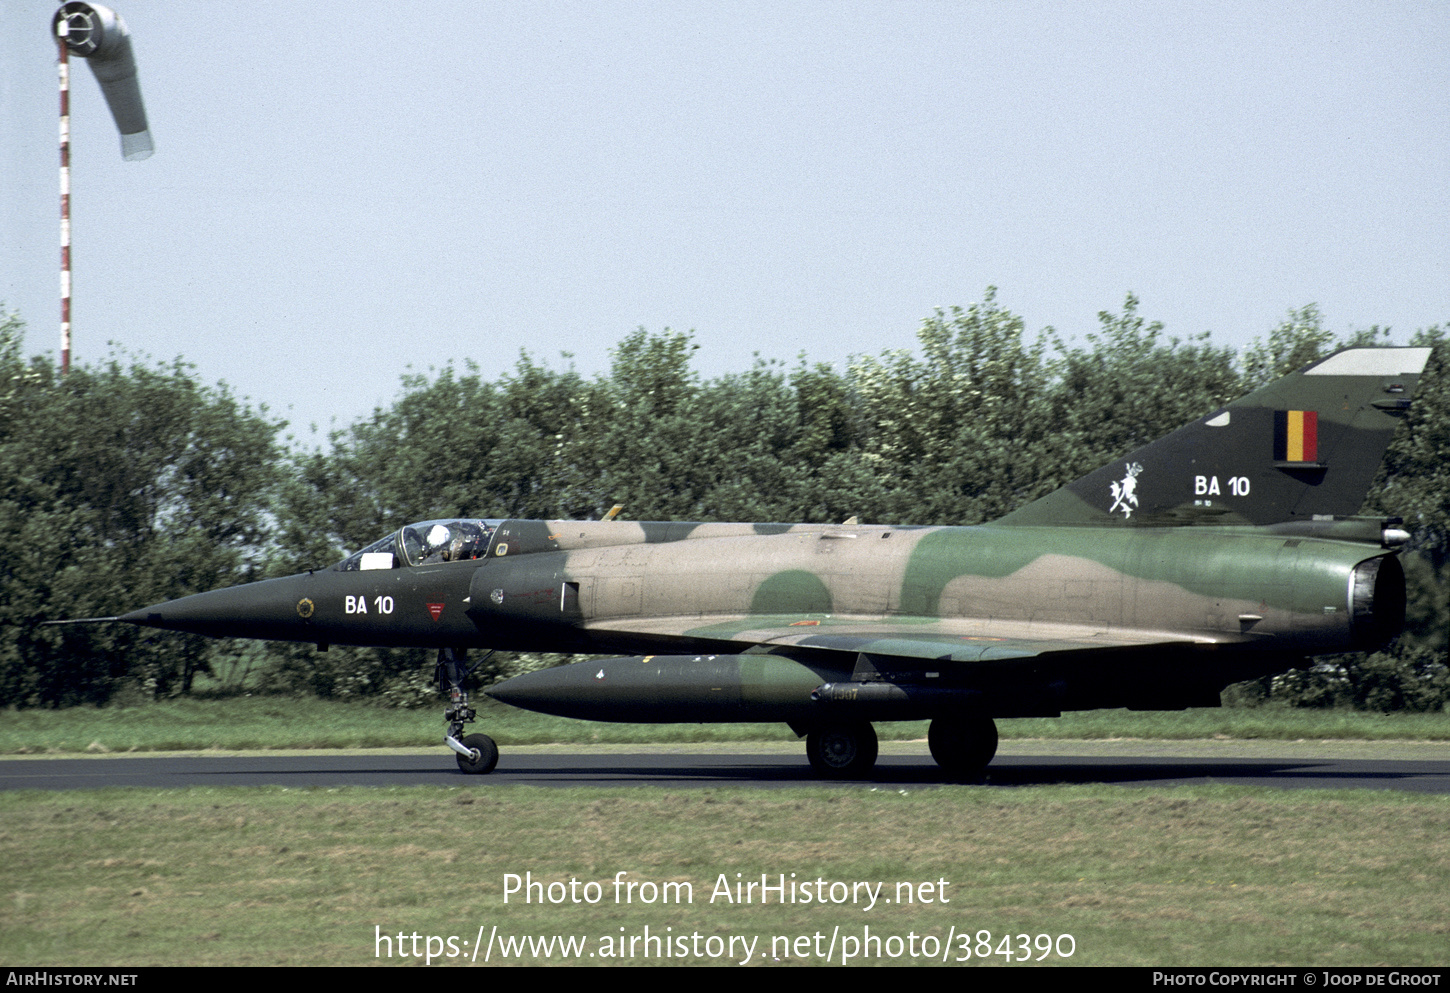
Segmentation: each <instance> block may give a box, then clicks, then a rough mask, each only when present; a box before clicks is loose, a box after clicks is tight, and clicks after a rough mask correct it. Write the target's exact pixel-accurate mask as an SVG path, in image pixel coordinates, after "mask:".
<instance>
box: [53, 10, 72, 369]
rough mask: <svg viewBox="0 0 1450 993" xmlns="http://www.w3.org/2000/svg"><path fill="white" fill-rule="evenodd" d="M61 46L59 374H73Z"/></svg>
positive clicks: (65, 68)
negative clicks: (71, 367) (71, 368)
mask: <svg viewBox="0 0 1450 993" xmlns="http://www.w3.org/2000/svg"><path fill="white" fill-rule="evenodd" d="M56 41H57V42H59V44H60V374H61V375H62V376H65V375H67V374H68V373H69V372H70V56H69V53H68V50H67V49H66V47H65V38H64V37H60V38H57V39H56Z"/></svg>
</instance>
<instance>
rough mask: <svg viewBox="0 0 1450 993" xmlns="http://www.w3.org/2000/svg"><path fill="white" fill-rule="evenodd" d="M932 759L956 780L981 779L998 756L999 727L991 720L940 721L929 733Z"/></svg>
mask: <svg viewBox="0 0 1450 993" xmlns="http://www.w3.org/2000/svg"><path fill="white" fill-rule="evenodd" d="M926 741H927V744H928V745H929V746H930V747H931V757H932V758H934V759H936V764H937V765H939V766H941V767H942V770H943V771H945V772H947V773H948V774H950V775H951V776H953V777H956V778H960V779H972V778H975V777H977V776H980V775H981V774H982V773H983V772H984V771H985V770H986V768H987V763H988V762H991V761H992V757H993V756H994V755H996V754H997V725H996V724H995V723H993V721H992V719H991V718H990V717H950V718H948V717H937V718H934V719H933V720H932V722H931V729H930V730H928V731H927V733H926Z"/></svg>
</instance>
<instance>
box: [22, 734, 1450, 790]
mask: <svg viewBox="0 0 1450 993" xmlns="http://www.w3.org/2000/svg"><path fill="white" fill-rule="evenodd" d="M1034 746H1036V747H1034ZM502 753H503V754H502V756H501V757H500V759H499V764H498V768H497V769H496V770H495V771H494V772H493V773H492V774H490V775H487V776H467V775H464V774H462V773H461V772H459V771H458V769H457V767H456V765H455V763H454V762H453V760H452V756H451V754H449V753H448V752H446V751H444V750H443V749H441V748H440V749H437V750H429V751H422V750H410V751H407V752H390V751H361V750H360V751H348V752H335V751H312V752H292V753H285V754H277V753H268V752H251V753H243V754H221V753H216V754H206V753H187V754H155V755H126V756H115V755H106V756H95V757H83V758H75V757H51V756H27V757H15V758H8V759H6V760H3V761H0V790H19V789H39V790H73V789H102V788H108V787H118V786H120V787H142V788H148V789H170V788H184V787H194V786H287V787H296V788H303V789H307V788H318V787H339V786H363V787H380V786H451V787H458V788H462V789H497V788H501V787H506V786H517V785H528V786H548V787H578V786H593V787H601V786H606V787H607V786H654V787H669V788H673V789H678V788H687V787H709V786H715V787H720V786H746V787H757V788H771V787H786V786H813V785H822V781H821V780H819V779H817V778H816V777H815V776H814V775H813V774H812V772H811V769H810V766H809V765H808V764H807V762H806V760H805V756H804V754H803V749H800V748H788V747H782V746H773V747H764V748H752V747H750V746H733V745H724V746H721V745H714V746H707V747H695V748H689V747H681V746H612V747H600V748H581V746H556V747H551V748H508V747H505V748H504V749H502ZM947 783H949V780H946V779H944V778H943V776H942V774H941V771H940V770H939V769H938V768H937V766H936V765H935V764H934V763H933V762H932V761H931V758H930V756H929V755H927V754H926V752H925V748H924V747H921V746H920V745H917V744H914V743H906V744H901V745H896V744H891V745H887V744H883V749H882V756H881V759H880V761H879V762H878V764H877V767H876V770H875V773H874V775H873V776H872V777H871V778H869V779H863V780H853V781H849V782H845V783H835V784H827V785H835V786H843V787H858V788H860V787H872V786H875V787H893V788H896V787H906V786H912V787H925V786H938V785H945V784H947ZM980 783H981V784H982V785H986V786H989V787H994V788H1012V787H1020V786H1042V785H1051V784H1086V783H1111V784H1116V785H1123V786H1138V787H1155V786H1157V787H1163V786H1180V785H1188V784H1209V783H1219V784H1232V785H1238V786H1258V787H1271V788H1279V789H1390V790H1403V791H1409V792H1416V793H1450V746H1447V745H1443V744H1428V745H1427V744H1419V743H1405V742H1399V743H1313V742H1304V743H1295V742H1284V743H1275V742H1234V743H1228V744H1224V743H1220V742H1177V743H1156V742H1111V743H1104V742H1012V743H1010V744H1009V743H1004V749H1003V754H999V755H998V757H997V759H996V760H995V761H993V763H992V765H991V767H990V768H989V770H988V773H987V775H986V777H985V778H984V779H982V780H980Z"/></svg>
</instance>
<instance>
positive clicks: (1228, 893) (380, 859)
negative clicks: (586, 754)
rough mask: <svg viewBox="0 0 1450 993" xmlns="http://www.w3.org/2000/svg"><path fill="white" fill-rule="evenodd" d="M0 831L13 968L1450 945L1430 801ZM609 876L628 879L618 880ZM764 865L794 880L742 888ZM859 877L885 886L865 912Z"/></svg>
mask: <svg viewBox="0 0 1450 993" xmlns="http://www.w3.org/2000/svg"><path fill="white" fill-rule="evenodd" d="M0 824H3V829H0V858H3V859H4V864H5V866H6V870H5V875H4V878H5V891H6V892H5V900H4V902H3V905H0V960H3V961H5V962H7V963H12V964H27V965H33V964H59V965H76V964H87V965H105V964H112V965H175V964H193V965H271V964H324V965H363V964H373V963H380V962H390V963H394V964H400V963H407V964H422V962H421V959H420V958H417V957H414V956H413V953H414V951H416V952H417V954H418V955H419V956H423V955H425V954H426V953H427V952H428V951H429V950H430V947H431V950H432V952H433V953H434V955H435V956H436V958H435V960H434V964H458V963H460V962H464V961H467V960H468V957H469V956H471V955H472V954H473V946H474V944H475V943H477V942H478V940H479V937H480V935H482V937H483V939H484V940H485V941H486V942H488V947H487V950H486V952H481V953H480V954H479V956H478V963H479V964H482V962H483V959H484V958H485V955H486V956H487V957H488V959H489V964H503V963H507V962H513V961H530V962H550V963H562V962H569V961H573V962H585V963H600V962H605V963H626V964H652V963H658V962H667V961H681V960H683V961H693V962H711V961H713V962H722V963H723V962H727V961H737V962H740V961H747V955H748V961H749V963H750V964H762V963H764V964H771V963H774V962H777V961H779V962H786V963H802V964H825V963H826V962H828V961H830V962H836V963H839V962H840V961H841V959H842V957H843V954H848V953H854V954H856V955H858V956H859V957H858V958H856V959H854V960H853V961H856V962H862V963H890V962H895V963H898V964H905V963H908V962H912V963H923V962H930V961H940V960H942V959H943V957H945V958H946V960H948V961H952V962H956V961H958V960H960V959H962V958H963V956H965V955H967V954H969V953H970V955H971V958H970V959H968V960H967V961H968V962H969V963H970V964H974V965H982V964H991V965H1006V964H1009V961H1011V963H1012V964H1017V962H1016V960H1018V959H1022V958H1025V959H1026V960H1027V961H1036V960H1037V959H1038V958H1039V956H1045V963H1054V964H1056V963H1064V964H1071V965H1157V966H1168V965H1263V964H1288V965H1372V964H1391V965H1400V966H1405V965H1417V964H1418V965H1436V964H1444V963H1445V962H1446V960H1447V948H1450V798H1446V797H1425V796H1415V795H1406V794H1397V793H1383V792H1353V793H1351V792H1338V793H1329V794H1325V793H1321V792H1312V793H1311V792H1308V791H1282V792H1273V791H1257V790H1243V789H1232V788H1221V787H1191V788H1180V789H1170V790H1157V791H1147V790H1133V789H1126V788H1118V787H1044V788H1032V789H1020V790H1012V791H1001V790H991V789H986V788H982V787H946V788H937V789H924V790H870V789H845V790H843V789H825V788H803V789H792V790H779V791H777V790H770V791H753V790H737V789H701V790H684V791H671V790H656V789H627V790H598V789H581V790H542V789H530V788H523V787H519V788H511V789H507V790H497V791H482V790H472V789H471V790H458V789H453V790H449V789H438V788H415V789H383V790H368V789H341V790H306V791H296V790H284V789H281V788H267V789H250V790H249V789H227V790H210V789H195V790H186V791H177V792H171V793H160V792H149V791H141V790H103V791H94V792H85V793H71V794H46V795H41V794H35V793H12V794H5V795H0ZM621 872H623V873H625V874H626V875H625V876H624V877H622V881H623V883H624V884H625V887H627V886H628V884H629V883H635V884H637V885H636V887H635V888H634V890H632V891H630V890H628V889H627V888H625V889H621V890H619V891H616V889H615V887H614V879H615V878H616V874H617V873H621ZM510 873H512V874H516V875H517V876H519V877H521V881H522V880H532V881H534V882H536V883H540V884H542V885H541V886H540V887H539V888H538V889H537V890H536V891H534V893H533V899H532V900H531V901H529V902H523V901H524V900H525V896H526V895H527V894H528V893H529V891H528V890H526V889H520V890H519V891H517V892H514V893H512V894H511V895H510V896H509V899H508V900H507V901H506V900H505V889H506V887H507V886H508V885H509V882H510V881H509V878H508V874H510ZM525 874H529V875H527V876H526V875H525ZM791 874H794V877H793V878H792V876H791ZM762 875H763V876H764V877H765V879H766V881H767V882H769V883H771V884H777V883H778V882H779V881H780V880H781V877H784V879H785V881H786V882H787V884H789V883H790V882H795V883H796V884H797V886H798V887H801V886H804V885H805V884H809V887H808V888H809V889H810V890H811V899H810V900H809V901H808V902H802V901H801V900H800V899H799V897H800V896H801V895H802V893H803V892H804V891H803V890H802V889H799V888H798V889H797V890H796V896H797V898H798V899H797V901H796V902H791V901H789V900H787V901H785V902H782V901H781V900H780V899H779V898H778V897H777V895H776V894H775V893H773V892H772V893H770V894H768V897H769V899H768V902H765V903H763V904H762V902H761V899H760V890H759V887H758V886H757V887H756V891H755V892H754V893H749V894H746V895H747V896H749V897H750V899H749V900H748V901H739V902H736V901H734V899H733V898H734V896H735V895H736V894H737V893H738V891H736V890H735V889H734V886H735V884H736V883H737V882H741V883H744V882H755V883H759V882H760V880H761V878H762ZM817 880H820V881H821V884H822V885H818V884H817V882H816V881H817ZM571 881H574V883H575V885H574V886H573V887H572V888H571ZM722 882H723V883H724V884H725V888H726V889H729V890H730V892H731V894H732V899H731V900H729V901H727V900H726V899H725V898H724V896H723V892H724V891H723V890H722V889H721V888H720V885H721V883H722ZM858 882H860V883H869V884H870V885H871V886H872V887H875V886H877V885H878V884H883V885H882V888H881V889H880V890H878V891H876V892H877V897H878V902H877V903H876V904H875V906H869V907H868V905H867V904H868V900H869V897H868V891H866V890H863V889H861V888H860V887H856V888H854V890H853V889H852V887H851V884H854V883H858ZM588 883H599V884H600V885H599V887H598V889H597V890H595V889H593V888H591V887H587V886H586V885H585V884H588ZM667 883H669V884H674V886H673V887H667V886H666V885H665V884H667ZM833 883H841V884H845V885H843V886H837V887H835V888H834V890H833V889H832V887H831V884H833ZM650 884H653V886H654V889H653V890H652V889H651V886H650ZM686 884H688V889H686ZM924 884H930V886H925V885H924ZM551 885H552V893H553V895H554V896H555V897H556V898H558V899H560V900H561V901H562V902H560V903H552V902H550V901H549V894H550V890H549V889H546V887H550V886H551ZM817 890H818V891H819V893H820V894H821V895H822V896H823V897H824V898H825V900H824V902H822V901H820V900H817V899H815V896H814V894H815V892H816V891H817ZM571 891H572V893H573V894H574V895H573V896H570V895H569V894H570V893H571ZM787 892H789V891H787ZM687 893H688V894H689V896H690V897H692V899H690V900H689V901H688V902H687V901H686V900H685V899H684V897H685V895H686V894H687ZM664 894H671V896H672V898H671V899H670V900H669V902H666V901H665V899H664V898H663V895H664ZM712 896H713V897H714V899H713V902H712ZM626 897H632V899H626ZM651 897H653V902H649V900H650V898H651ZM908 897H909V898H910V901H908ZM591 898H597V899H594V900H591ZM853 898H854V899H853ZM837 900H839V901H840V902H836V901H837ZM576 901H577V902H576ZM888 901H889V902H888ZM495 928H496V929H497V932H495V931H494V929H495ZM480 929H481V930H480ZM983 932H990V940H984V939H985V938H986V935H984V934H983ZM400 933H401V934H402V935H403V936H404V941H403V942H402V943H401V944H400V943H399V941H398V935H399V934H400ZM415 933H416V934H417V935H418V936H419V939H418V941H417V942H416V945H415V942H414V941H413V940H412V935H413V934H415ZM646 934H651V935H654V936H655V939H656V941H655V943H654V944H653V945H651V944H648V943H646V942H644V940H643V939H644V937H645V936H646ZM499 935H502V936H504V937H505V938H507V939H509V941H510V942H512V941H514V939H518V938H521V937H529V936H532V937H533V938H535V939H536V940H537V939H545V938H550V937H551V936H571V937H573V938H575V939H577V940H578V941H579V942H580V944H578V945H576V946H574V947H573V949H572V950H568V951H566V950H565V949H564V948H563V947H561V946H559V945H554V946H553V947H552V948H550V949H548V950H547V951H546V950H545V949H544V948H543V947H540V946H537V945H536V946H535V947H534V948H533V949H530V948H529V946H528V945H527V944H525V945H523V946H522V947H520V946H517V945H513V946H510V945H505V944H502V943H500V941H499ZM697 935H698V937H695V936H697ZM1019 935H1025V936H1027V937H1026V938H1025V939H1022V938H1019V937H1018V936H1019ZM1064 935H1068V936H1070V938H1064V937H1063V936H1064ZM382 936H387V937H389V939H390V940H389V941H387V942H382V941H380V937H382ZM429 936H434V937H435V938H436V939H437V940H436V941H435V942H434V943H433V944H432V945H431V946H430V944H429V942H428V937H429ZM450 936H452V938H453V942H452V944H451V945H450V944H449V943H448V941H447V939H448V937H450ZM873 936H874V937H875V939H876V941H875V943H874V944H873V942H872V941H871V938H872V937H873ZM1008 936H1010V940H1009V941H1008V942H1007V944H1005V945H1003V943H1002V939H1003V938H1005V937H1008ZM1039 936H1043V937H1039ZM491 937H492V940H490V938H491ZM661 937H664V938H667V939H669V940H670V942H676V939H685V938H687V937H688V938H689V940H687V941H685V942H684V944H683V945H679V944H678V943H675V944H668V943H662V942H660V941H659V939H660V938H661ZM732 937H734V938H735V939H736V943H735V944H734V945H733V946H732V945H731V944H730V939H731V938H732ZM712 938H713V939H715V940H714V941H713V942H712V941H710V939H712ZM631 939H633V942H632V944H631ZM751 939H754V944H753V945H751V944H750V941H751ZM465 942H466V944H465ZM508 947H513V948H514V949H515V954H506V953H505V951H504V949H505V948H508ZM1044 949H1046V950H1044ZM913 950H914V951H915V952H916V954H915V955H913V954H911V952H912V951H913ZM1069 950H1070V951H1071V953H1072V954H1071V955H1070V956H1064V955H1063V954H1062V953H1065V952H1067V951H1069ZM404 951H406V952H407V953H408V954H407V955H406V956H404V955H403V954H401V953H402V952H404ZM450 951H451V952H453V953H454V954H453V955H452V956H451V957H450ZM984 952H985V953H986V954H983V953H984ZM591 953H592V955H591ZM697 953H698V954H697ZM928 953H929V954H928Z"/></svg>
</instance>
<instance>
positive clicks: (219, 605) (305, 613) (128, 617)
mask: <svg viewBox="0 0 1450 993" xmlns="http://www.w3.org/2000/svg"><path fill="white" fill-rule="evenodd" d="M307 578H308V577H307V576H305V575H301V576H288V577H286V578H284V579H265V580H263V581H261V582H260V583H248V584H247V585H245V586H233V587H231V588H230V589H224V590H212V591H210V592H207V593H196V594H194V595H192V596H187V597H181V598H180V599H178V600H168V601H166V602H165V603H158V604H156V605H154V606H151V607H143V608H141V609H140V610H133V611H131V613H129V614H124V615H122V617H121V620H123V621H126V622H128V623H131V624H140V625H143V626H145V627H153V628H162V629H164V630H167V631H188V632H190V633H192V634H205V635H210V636H211V637H214V638H270V639H276V640H281V641H289V640H291V641H303V640H310V639H309V638H308V637H307V633H306V630H305V628H306V625H307V620H308V618H310V617H311V614H312V608H311V601H310V600H308V598H307V591H306V580H307Z"/></svg>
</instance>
